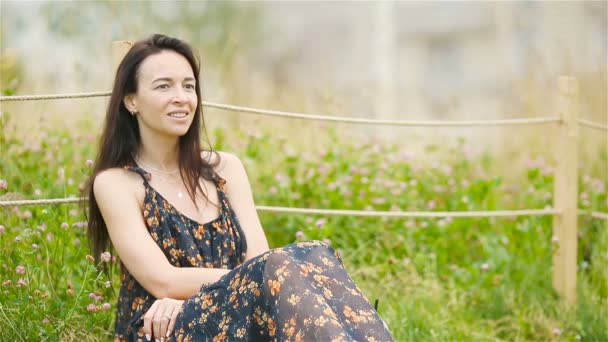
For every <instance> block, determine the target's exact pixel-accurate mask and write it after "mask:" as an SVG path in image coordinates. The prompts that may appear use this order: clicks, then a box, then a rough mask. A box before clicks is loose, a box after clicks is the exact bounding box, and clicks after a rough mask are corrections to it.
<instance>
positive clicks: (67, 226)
mask: <svg viewBox="0 0 608 342" xmlns="http://www.w3.org/2000/svg"><path fill="white" fill-rule="evenodd" d="M69 227H70V225H69V224H68V223H67V222H62V223H61V229H68V228H69Z"/></svg>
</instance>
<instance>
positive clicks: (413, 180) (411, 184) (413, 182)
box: [410, 179, 418, 186]
mask: <svg viewBox="0 0 608 342" xmlns="http://www.w3.org/2000/svg"><path fill="white" fill-rule="evenodd" d="M416 185H418V181H417V180H415V179H412V180H411V181H410V186H416Z"/></svg>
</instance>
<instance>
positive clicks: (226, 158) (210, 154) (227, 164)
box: [201, 150, 241, 176]
mask: <svg viewBox="0 0 608 342" xmlns="http://www.w3.org/2000/svg"><path fill="white" fill-rule="evenodd" d="M201 158H203V159H204V160H205V161H206V162H207V163H209V164H210V165H212V166H213V170H214V171H215V172H217V173H218V174H219V175H220V176H222V173H227V172H229V171H230V170H231V169H233V168H234V165H235V164H240V163H241V160H240V159H239V157H238V156H237V155H236V154H234V153H230V152H225V151H206V150H203V151H201Z"/></svg>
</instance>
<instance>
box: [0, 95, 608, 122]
mask: <svg viewBox="0 0 608 342" xmlns="http://www.w3.org/2000/svg"><path fill="white" fill-rule="evenodd" d="M111 94H112V92H107V91H98V92H89V93H70V94H48V95H13V96H0V102H5V101H36V100H55V99H76V98H90V97H104V96H110V95H111ZM202 104H203V106H205V107H209V108H217V109H225V110H231V111H238V112H244V113H251V114H259V115H269V116H275V117H287V118H294V119H304V120H320V121H334V122H346V123H357V124H375V125H389V126H497V125H525V124H541V123H552V122H561V121H562V120H561V118H559V117H536V118H521V119H503V120H469V121H466V120H463V121H441V120H436V121H424V120H422V121H414V120H377V119H362V118H355V117H336V116H329V115H321V114H304V113H294V112H284V111H278V110H267V109H257V108H251V107H243V106H235V105H228V104H222V103H214V102H207V101H203V102H202ZM577 121H578V123H579V124H581V125H583V126H586V127H590V128H595V129H599V130H602V131H608V126H607V125H602V124H599V123H595V122H591V121H589V120H585V119H578V120H577Z"/></svg>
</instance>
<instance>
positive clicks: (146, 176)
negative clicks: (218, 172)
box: [131, 163, 225, 227]
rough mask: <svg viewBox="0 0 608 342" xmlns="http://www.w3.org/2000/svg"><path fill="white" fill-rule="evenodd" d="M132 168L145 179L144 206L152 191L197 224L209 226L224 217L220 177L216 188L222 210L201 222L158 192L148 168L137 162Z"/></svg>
mask: <svg viewBox="0 0 608 342" xmlns="http://www.w3.org/2000/svg"><path fill="white" fill-rule="evenodd" d="M131 167H132V170H133V171H135V172H136V173H139V174H140V175H141V176H142V178H143V179H144V188H145V189H146V190H145V191H146V195H145V196H144V206H145V202H146V199H147V198H149V195H150V193H151V192H153V193H154V194H155V195H156V196H157V197H159V198H160V199H161V200H162V201H163V202H164V203H166V204H167V207H168V208H169V210H171V211H172V212H173V213H175V214H176V215H178V216H181V217H183V218H185V219H186V220H188V221H190V222H192V223H194V224H196V225H197V226H203V227H207V226H210V225H212V224H213V223H215V222H219V221H221V219H222V214H223V211H224V210H225V209H224V201H223V198H222V184H223V182H222V180H221V179H220V182H219V183H218V184H215V183H214V185H215V190H216V192H217V199H218V202H219V205H220V212H219V214H218V216H217V217H216V218H214V219H212V220H211V221H208V222H205V223H200V222H198V221H197V220H195V219H193V218H191V217H190V216H188V215H186V214H184V213H183V212H182V211H180V210H179V209H177V207H175V206H174V205H173V204H172V203H171V202H169V200H168V199H167V198H165V196H163V195H162V194H161V193H160V192H158V190H156V189H155V188H154V187H153V186H152V185H151V184H150V183H149V181H150V180H151V179H152V174H151V173H150V172H148V171H146V170H144V169H143V168H141V167H140V166H139V165H137V163H135V164H134V165H132V166H131Z"/></svg>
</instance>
